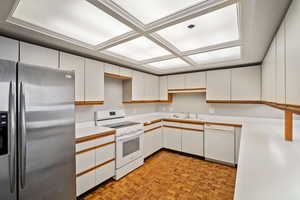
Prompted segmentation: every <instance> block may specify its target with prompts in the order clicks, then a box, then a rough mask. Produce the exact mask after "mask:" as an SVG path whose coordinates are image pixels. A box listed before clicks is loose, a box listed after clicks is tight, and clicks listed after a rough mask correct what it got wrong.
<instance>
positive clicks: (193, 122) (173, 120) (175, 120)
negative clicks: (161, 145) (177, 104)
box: [162, 118, 205, 125]
mask: <svg viewBox="0 0 300 200" xmlns="http://www.w3.org/2000/svg"><path fill="white" fill-rule="evenodd" d="M162 121H166V122H177V123H183V124H197V125H204V124H205V122H203V121H194V120H184V119H170V118H164V119H162Z"/></svg>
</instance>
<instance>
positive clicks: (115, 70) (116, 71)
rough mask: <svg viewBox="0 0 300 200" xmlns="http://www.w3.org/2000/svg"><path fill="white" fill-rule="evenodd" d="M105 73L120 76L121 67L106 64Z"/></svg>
mask: <svg viewBox="0 0 300 200" xmlns="http://www.w3.org/2000/svg"><path fill="white" fill-rule="evenodd" d="M105 73H110V74H116V75H119V74H120V67H119V66H116V65H112V64H108V63H105Z"/></svg>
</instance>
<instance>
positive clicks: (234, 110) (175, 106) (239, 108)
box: [158, 93, 283, 118]
mask: <svg viewBox="0 0 300 200" xmlns="http://www.w3.org/2000/svg"><path fill="white" fill-rule="evenodd" d="M158 110H159V111H161V112H190V113H200V114H215V115H227V116H245V117H266V118H282V117H283V112H282V111H280V110H278V109H274V108H272V107H269V106H266V105H257V104H208V103H206V95H205V94H197V93H194V94H175V95H174V97H173V103H171V104H160V105H159V106H158ZM210 111H214V113H213V112H210Z"/></svg>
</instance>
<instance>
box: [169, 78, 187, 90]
mask: <svg viewBox="0 0 300 200" xmlns="http://www.w3.org/2000/svg"><path fill="white" fill-rule="evenodd" d="M184 83H185V75H184V74H179V75H170V76H168V89H184V88H185V86H184Z"/></svg>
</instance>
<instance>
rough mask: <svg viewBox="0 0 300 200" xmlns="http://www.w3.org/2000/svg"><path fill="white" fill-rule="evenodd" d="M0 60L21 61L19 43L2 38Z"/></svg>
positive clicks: (0, 41) (0, 40) (0, 37)
mask: <svg viewBox="0 0 300 200" xmlns="http://www.w3.org/2000/svg"><path fill="white" fill-rule="evenodd" d="M0 59H4V60H10V61H15V62H17V61H18V60H19V42H18V41H17V40H13V39H10V38H6V37H2V36H0Z"/></svg>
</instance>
